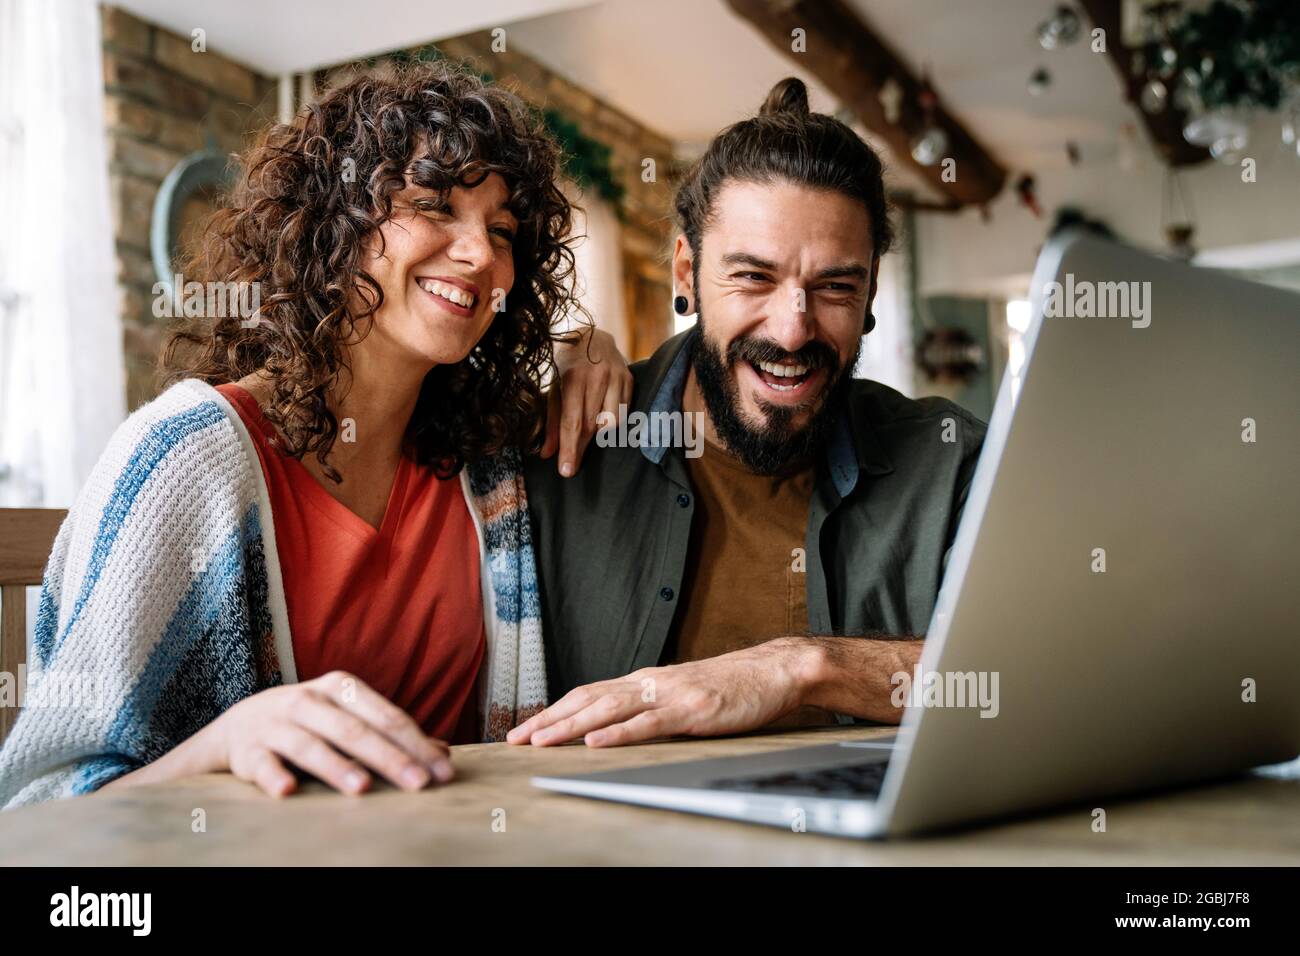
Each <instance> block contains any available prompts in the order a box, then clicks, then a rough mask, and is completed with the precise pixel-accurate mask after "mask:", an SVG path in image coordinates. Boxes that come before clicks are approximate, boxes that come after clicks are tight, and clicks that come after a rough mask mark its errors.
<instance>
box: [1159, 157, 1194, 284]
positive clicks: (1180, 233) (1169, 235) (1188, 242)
mask: <svg viewBox="0 0 1300 956" xmlns="http://www.w3.org/2000/svg"><path fill="white" fill-rule="evenodd" d="M1160 221H1161V225H1162V226H1163V227H1164V231H1165V238H1166V239H1167V240H1168V241H1169V252H1170V254H1171V255H1173V256H1174V258H1176V259H1182V260H1184V261H1188V260H1190V259H1191V258H1192V257H1193V256H1194V255H1196V247H1195V246H1193V245H1192V237H1193V236H1195V235H1196V219H1195V214H1194V213H1193V211H1192V197H1191V194H1190V193H1189V192H1188V191H1187V186H1186V184H1185V183H1184V182H1183V178H1182V176H1181V175H1180V174H1179V173H1178V171H1177V170H1176V169H1174V168H1173V167H1170V168H1169V169H1168V170H1166V171H1165V189H1164V197H1163V199H1162V202H1161V207H1160Z"/></svg>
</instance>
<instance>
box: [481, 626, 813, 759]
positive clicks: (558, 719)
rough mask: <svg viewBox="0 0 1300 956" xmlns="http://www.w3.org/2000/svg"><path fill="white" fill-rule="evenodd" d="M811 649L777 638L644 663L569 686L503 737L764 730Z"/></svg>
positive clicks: (803, 688)
mask: <svg viewBox="0 0 1300 956" xmlns="http://www.w3.org/2000/svg"><path fill="white" fill-rule="evenodd" d="M815 651H816V649H815V647H813V646H812V645H811V644H810V643H809V642H808V641H806V640H805V639H801V638H778V639H777V640H774V641H768V642H767V643H765V644H759V645H757V646H755V647H749V648H746V649H744V650H740V651H732V652H731V653H730V654H722V655H720V656H718V657H710V658H708V659H706V660H702V661H692V662H690V663H687V664H674V665H672V666H669V667H647V668H645V669H643V670H639V671H635V672H634V673H631V674H628V675H627V676H626V677H620V678H618V679H617V680H608V681H601V682H600V683H596V684H587V685H586V686H584V687H576V688H574V689H573V690H571V691H570V692H569V693H567V694H565V695H564V697H562V698H561V699H560V700H558V701H557V702H555V703H554V704H552V705H551V706H550V707H548V708H546V710H544V711H542V712H541V713H540V714H537V715H536V716H534V717H532V718H530V719H529V720H526V721H524V722H523V723H522V724H520V725H519V726H518V727H516V728H515V729H514V730H512V731H510V733H509V734H507V735H506V740H507V741H508V742H509V743H512V744H526V743H533V744H535V745H537V746H548V745H550V744H562V743H565V742H566V741H569V740H575V739H577V738H579V737H582V738H583V739H584V740H585V742H586V743H587V745H588V746H590V747H611V746H617V745H619V744H629V743H634V742H636V741H639V740H650V739H652V738H655V737H671V736H675V735H679V734H687V735H690V736H693V737H709V736H715V735H718V734H732V733H740V732H742V731H746V730H753V729H755V728H757V727H763V726H765V725H767V724H770V723H772V722H773V721H775V720H779V719H780V718H781V717H784V716H785V715H786V714H789V713H791V712H792V711H794V710H796V709H797V708H798V707H799V706H800V704H801V703H802V701H803V697H804V696H805V694H806V692H807V689H808V688H809V687H810V686H811V684H812V682H813V681H814V679H815V678H816V670H815V668H816V664H817V656H818V655H817V654H816V652H815Z"/></svg>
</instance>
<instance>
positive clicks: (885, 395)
mask: <svg viewBox="0 0 1300 956" xmlns="http://www.w3.org/2000/svg"><path fill="white" fill-rule="evenodd" d="M693 334H695V333H694V330H691V331H689V332H684V333H682V334H681V335H678V336H675V337H674V338H672V339H669V340H668V341H667V342H665V343H664V344H663V345H662V346H660V348H659V350H658V351H657V352H655V354H654V356H653V357H651V358H650V359H648V360H647V361H644V362H638V363H636V364H635V365H633V366H632V375H633V378H634V380H635V390H634V393H633V398H632V403H631V406H630V410H631V411H633V412H635V411H641V412H645V413H651V414H653V413H655V412H668V411H676V412H680V410H681V399H682V390H683V388H684V386H685V384H686V377H687V372H688V371H689V366H690V360H689V359H690V356H689V349H687V348H686V347H685V346H686V344H687V342H688V340H689V337H690V336H691V335H693ZM984 430H985V429H984V424H983V423H982V422H980V421H979V420H978V419H976V418H974V417H973V416H972V415H970V413H968V412H966V411H964V410H963V409H962V408H960V407H959V406H957V405H955V404H953V403H952V402H950V401H947V400H946V399H942V398H923V399H919V400H917V399H910V398H907V397H905V396H903V395H901V394H900V393H898V392H896V391H895V390H893V389H891V388H889V387H887V386H885V385H881V384H879V383H878V382H871V381H866V380H862V379H856V380H854V381H853V382H852V385H851V388H850V391H849V393H848V397H847V399H846V402H845V407H844V408H843V409H842V410H841V412H840V414H839V415H838V416H837V418H836V421H835V424H834V427H833V428H832V431H831V437H830V439H829V440H828V442H827V444H826V447H825V449H824V454H823V455H822V457H821V460H820V461H819V462H818V463H817V474H816V480H815V485H814V488H813V495H812V503H811V506H810V508H809V514H808V531H807V536H806V539H805V546H806V551H807V554H806V559H807V575H808V577H807V589H808V632H809V633H810V634H815V635H832V634H839V635H851V636H852V635H869V634H881V633H883V634H891V635H900V636H904V635H916V636H921V635H923V634H924V633H925V631H926V629H927V628H928V627H929V623H930V615H931V613H932V612H933V610H934V602H935V597H936V595H937V594H938V590H939V582H940V579H941V577H942V575H943V568H944V564H945V562H946V559H947V552H948V548H949V547H950V546H951V544H952V539H953V536H954V535H955V534H956V531H957V522H958V519H959V518H960V516H961V510H962V507H963V505H964V504H965V501H966V494H967V492H968V490H969V488H970V480H971V475H972V473H973V472H974V469H975V462H976V459H977V458H978V457H979V451H980V446H981V443H982V442H983V440H984ZM683 456H684V452H683V449H682V448H681V447H680V446H678V447H673V446H672V445H671V443H669V444H668V445H665V446H660V445H654V444H650V445H647V446H642V447H631V448H626V447H625V448H614V447H610V448H602V447H598V446H597V444H596V443H595V442H593V443H592V444H591V446H590V447H589V448H588V449H587V451H586V453H585V455H584V456H583V460H582V465H581V468H580V469H579V471H578V474H577V475H575V476H574V477H572V478H561V477H560V476H559V475H558V474H557V473H556V468H555V461H554V459H551V460H547V461H543V460H541V459H537V458H531V459H529V460H528V462H527V463H526V465H525V477H526V481H527V486H528V500H529V510H530V512H531V514H532V519H533V520H532V529H533V535H534V541H533V545H534V550H535V553H536V556H537V570H538V577H539V581H538V584H539V589H540V598H541V612H542V623H543V628H544V631H543V633H544V635H545V640H546V662H547V677H548V681H549V692H550V697H551V700H552V701H554V700H558V699H559V698H560V697H562V696H563V695H564V694H566V693H568V692H569V691H570V690H572V689H573V688H574V687H577V686H580V685H582V684H588V683H592V682H594V681H600V680H608V679H609V678H612V677H620V676H622V675H624V674H628V673H630V672H631V671H634V670H636V669H638V668H641V667H650V666H654V665H656V664H658V663H659V662H660V659H661V656H662V655H663V653H664V647H665V643H666V641H667V638H668V634H669V630H670V628H671V626H672V622H673V615H674V614H675V613H676V612H677V603H678V602H677V598H678V595H679V593H680V592H681V591H682V574H683V572H684V569H685V567H686V564H687V562H686V555H687V549H688V548H689V547H690V542H691V515H692V513H693V511H694V504H695V496H694V494H693V489H692V488H691V483H690V479H689V477H688V475H687V470H686V465H685V461H684V457H683ZM735 599H736V600H737V601H743V600H744V599H745V596H744V595H743V594H737V595H735Z"/></svg>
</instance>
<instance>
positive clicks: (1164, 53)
mask: <svg viewBox="0 0 1300 956" xmlns="http://www.w3.org/2000/svg"><path fill="white" fill-rule="evenodd" d="M1177 66H1178V51H1177V50H1175V49H1174V48H1173V47H1172V46H1170V45H1169V44H1168V43H1165V44H1162V45H1161V47H1160V49H1159V50H1157V51H1156V73H1158V74H1159V75H1160V76H1161V77H1162V78H1164V79H1168V78H1169V77H1171V76H1173V75H1174V69H1175V67H1177Z"/></svg>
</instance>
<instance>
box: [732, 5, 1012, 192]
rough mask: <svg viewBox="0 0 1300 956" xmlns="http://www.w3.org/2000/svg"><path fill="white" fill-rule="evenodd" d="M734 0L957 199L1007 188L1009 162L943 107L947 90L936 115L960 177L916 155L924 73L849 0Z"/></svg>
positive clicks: (898, 155)
mask: <svg viewBox="0 0 1300 956" xmlns="http://www.w3.org/2000/svg"><path fill="white" fill-rule="evenodd" d="M727 3H728V5H729V6H730V7H731V9H732V10H734V11H735V12H736V13H737V14H739V15H740V16H741V17H742V18H744V19H745V20H748V21H749V22H750V23H751V24H753V25H754V26H755V27H756V28H757V29H758V31H759V32H760V33H761V34H762V35H763V36H764V37H766V38H767V40H768V42H770V43H771V44H772V45H773V46H774V47H776V48H777V50H779V51H780V52H781V53H783V54H785V55H786V56H787V57H789V58H790V60H792V61H793V62H794V63H796V64H798V65H799V67H800V69H802V70H806V71H807V72H809V73H811V74H813V75H814V76H816V77H817V79H818V80H820V81H821V83H822V84H823V85H824V86H825V87H826V88H827V89H828V90H830V91H831V93H833V94H834V95H835V96H836V97H837V98H838V99H839V100H841V101H842V102H843V103H844V105H845V106H847V107H848V108H849V109H851V110H852V111H853V113H854V115H856V116H857V117H858V119H859V120H861V122H862V125H863V126H865V127H866V128H867V129H868V130H870V131H871V132H872V133H873V134H874V135H875V136H876V137H878V138H879V139H880V140H882V141H883V142H884V143H886V144H887V145H888V146H889V149H890V152H891V153H892V155H893V157H894V159H895V160H896V161H897V162H900V163H902V164H904V165H906V166H908V167H910V168H912V169H915V170H916V172H917V173H919V174H920V176H921V177H922V178H923V179H924V180H925V181H926V182H927V183H928V184H930V185H931V186H932V187H933V188H934V189H935V190H936V191H937V192H938V193H939V194H940V195H941V196H943V197H944V198H945V199H946V200H948V201H949V202H950V203H953V204H956V205H958V206H968V205H972V204H974V205H982V204H985V203H988V202H989V201H990V200H992V199H993V198H994V197H995V196H997V194H998V193H999V192H1001V190H1002V187H1003V185H1004V184H1005V183H1006V179H1007V171H1006V169H1004V168H1003V166H1002V164H1001V163H999V162H998V161H997V160H996V159H995V158H994V157H993V156H991V155H990V154H989V153H988V152H987V151H986V150H985V149H984V147H983V146H981V145H980V144H979V143H978V142H976V140H975V138H974V137H973V136H972V135H971V134H970V133H969V132H968V131H967V130H966V128H965V127H964V126H962V125H961V123H960V122H958V121H957V119H956V118H954V117H953V116H952V115H951V114H949V113H948V112H947V111H946V110H945V109H944V108H943V102H942V97H940V98H939V100H940V101H939V104H938V105H937V106H936V107H935V110H934V123H935V125H937V126H939V127H940V128H942V129H943V131H944V132H945V133H947V134H948V149H947V150H946V156H947V157H948V158H951V159H954V160H956V161H957V164H956V168H955V171H954V172H955V178H954V179H953V181H952V182H945V181H944V178H943V172H944V170H943V164H942V163H936V164H935V165H933V166H924V165H922V164H921V163H918V162H917V161H916V160H915V159H913V158H912V142H913V140H914V139H915V138H916V137H917V136H918V135H920V133H921V131H922V130H923V129H924V128H925V126H926V118H925V113H924V111H923V110H922V108H921V105H920V101H919V94H920V92H921V80H920V79H919V78H918V77H916V76H914V75H913V74H912V72H911V71H910V70H909V69H908V67H907V66H906V65H905V64H904V63H903V61H902V60H900V59H899V58H898V56H897V55H896V54H895V53H894V51H893V50H892V49H890V48H889V46H888V45H887V44H886V43H885V42H884V40H882V39H881V38H880V37H879V36H878V35H877V34H876V33H875V32H874V31H873V30H872V29H871V27H869V26H868V25H867V24H866V23H865V22H863V20H862V18H861V17H860V16H859V15H858V14H857V13H856V12H855V11H854V10H852V9H850V8H849V6H848V5H847V4H846V3H845V2H844V0H727ZM796 28H799V29H802V30H803V31H804V37H805V39H806V41H807V46H806V52H800V53H796V52H794V51H793V49H792V31H794V30H795V29H796ZM891 78H892V79H893V80H894V82H895V83H897V84H898V87H899V89H900V90H901V91H902V96H901V98H900V100H899V114H898V122H897V123H890V122H889V121H888V120H887V119H886V118H885V108H884V105H883V104H882V103H881V100H880V91H881V89H883V88H884V87H885V84H886V83H887V82H888V81H889V80H890V79H891ZM936 93H937V91H936Z"/></svg>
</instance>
